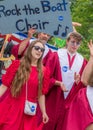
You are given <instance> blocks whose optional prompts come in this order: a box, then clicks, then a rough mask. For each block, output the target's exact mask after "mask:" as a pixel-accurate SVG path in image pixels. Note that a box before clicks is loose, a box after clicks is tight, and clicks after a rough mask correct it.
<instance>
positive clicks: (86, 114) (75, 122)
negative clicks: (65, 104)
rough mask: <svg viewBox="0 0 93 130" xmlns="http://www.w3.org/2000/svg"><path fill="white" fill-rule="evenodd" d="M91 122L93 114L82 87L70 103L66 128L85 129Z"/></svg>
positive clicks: (73, 129) (71, 129)
mask: <svg viewBox="0 0 93 130" xmlns="http://www.w3.org/2000/svg"><path fill="white" fill-rule="evenodd" d="M91 123H93V114H92V113H91V109H90V106H89V103H88V100H87V97H86V88H83V89H81V90H80V91H79V93H78V94H77V96H76V97H75V99H74V100H73V102H72V103H71V106H70V109H69V112H68V120H67V124H66V130H85V128H86V127H87V126H88V125H89V124H91Z"/></svg>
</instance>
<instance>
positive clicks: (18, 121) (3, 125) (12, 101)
mask: <svg viewBox="0 0 93 130" xmlns="http://www.w3.org/2000/svg"><path fill="white" fill-rule="evenodd" d="M19 65H20V61H16V60H15V61H14V62H13V64H11V65H10V67H9V68H8V69H7V72H6V74H5V75H3V78H2V82H3V84H4V85H5V86H7V87H8V88H9V92H8V93H7V95H6V96H5V98H4V99H3V101H1V102H0V117H1V118H0V130H30V129H31V130H36V128H37V116H36V115H35V116H29V115H25V114H24V104H25V100H26V88H25V87H26V86H25V85H26V84H25V83H24V84H23V85H22V89H21V92H20V94H19V96H18V97H15V98H14V97H12V95H11V92H10V87H11V83H12V81H13V79H14V76H15V74H16V72H17V70H18V68H19ZM43 74H44V76H43V85H42V94H46V93H47V92H48V85H49V71H48V70H47V69H46V68H45V67H43ZM27 84H28V86H27V89H28V91H27V92H28V93H27V99H28V100H29V101H32V102H37V96H38V71H37V68H36V67H35V66H31V73H30V76H29V79H28V82H27ZM41 127H42V124H41ZM39 128H40V127H39Z"/></svg>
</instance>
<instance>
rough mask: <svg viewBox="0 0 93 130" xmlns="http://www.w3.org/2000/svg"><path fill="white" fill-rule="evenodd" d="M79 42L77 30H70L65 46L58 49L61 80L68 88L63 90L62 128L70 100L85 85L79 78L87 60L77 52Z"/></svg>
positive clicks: (79, 37)
mask: <svg viewBox="0 0 93 130" xmlns="http://www.w3.org/2000/svg"><path fill="white" fill-rule="evenodd" d="M81 42H82V36H81V35H80V34H79V33H77V32H71V33H69V34H68V36H67V40H66V45H67V48H66V49H59V50H58V57H59V62H60V67H61V76H62V81H63V83H64V85H65V87H66V89H67V90H68V92H64V101H65V116H64V123H63V127H62V130H65V129H66V128H65V127H66V124H67V120H68V112H69V108H70V105H71V102H72V101H73V99H74V98H75V96H76V95H77V93H78V91H79V90H80V89H81V88H83V87H85V86H84V85H83V84H82V82H81V81H80V78H81V75H82V72H83V70H84V67H85V66H86V64H87V61H86V60H85V59H84V58H83V56H82V55H80V54H79V53H78V52H77V50H78V49H79V47H80V45H81Z"/></svg>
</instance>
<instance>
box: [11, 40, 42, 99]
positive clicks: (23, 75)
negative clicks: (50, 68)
mask: <svg viewBox="0 0 93 130" xmlns="http://www.w3.org/2000/svg"><path fill="white" fill-rule="evenodd" d="M38 42H39V43H41V44H42V45H43V46H44V44H43V42H42V41H41V40H35V41H33V42H31V44H30V45H29V47H28V49H27V50H26V53H25V55H24V57H23V58H22V59H21V61H20V66H19V68H18V70H17V73H16V75H15V77H14V80H13V82H12V87H11V93H12V96H13V97H16V96H17V95H18V94H20V92H21V89H22V85H23V84H24V83H26V82H27V81H28V79H29V75H30V73H31V63H32V54H31V51H32V48H33V46H34V45H35V44H36V43H38ZM42 56H43V53H42ZM42 56H41V57H40V58H39V59H38V62H37V70H38V80H39V91H38V93H39V94H40V93H41V88H42V79H43V71H42V67H43V65H42Z"/></svg>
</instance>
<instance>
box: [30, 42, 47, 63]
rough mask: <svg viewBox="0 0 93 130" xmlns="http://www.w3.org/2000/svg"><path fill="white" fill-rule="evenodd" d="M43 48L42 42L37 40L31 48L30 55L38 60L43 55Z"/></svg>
mask: <svg viewBox="0 0 93 130" xmlns="http://www.w3.org/2000/svg"><path fill="white" fill-rule="evenodd" d="M44 50H45V49H44V46H43V45H42V43H40V42H37V43H36V44H35V45H34V46H33V48H32V57H33V58H34V59H36V60H38V59H39V58H40V57H41V56H42V55H43V53H44Z"/></svg>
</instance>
